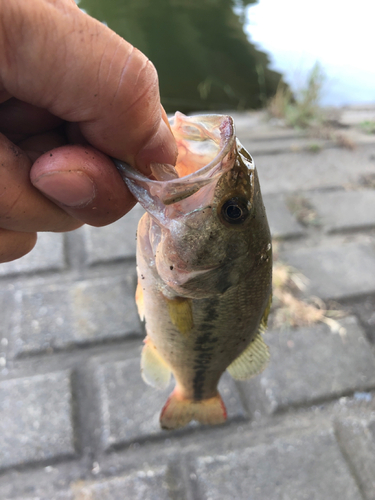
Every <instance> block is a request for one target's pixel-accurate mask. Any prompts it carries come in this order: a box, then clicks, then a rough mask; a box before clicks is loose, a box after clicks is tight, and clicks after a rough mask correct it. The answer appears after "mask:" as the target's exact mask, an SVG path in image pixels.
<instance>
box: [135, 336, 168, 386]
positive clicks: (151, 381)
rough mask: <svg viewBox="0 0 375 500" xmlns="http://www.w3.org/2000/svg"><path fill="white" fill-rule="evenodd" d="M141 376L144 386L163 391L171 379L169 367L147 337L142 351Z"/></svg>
mask: <svg viewBox="0 0 375 500" xmlns="http://www.w3.org/2000/svg"><path fill="white" fill-rule="evenodd" d="M141 374H142V378H143V380H144V381H145V382H146V384H148V385H151V386H152V387H155V388H156V389H165V388H166V387H168V385H169V381H170V379H171V370H170V368H169V366H168V365H167V363H166V362H165V361H164V360H163V358H162V357H161V356H160V355H159V353H158V351H157V350H156V347H155V346H154V344H153V343H152V342H151V340H150V339H149V337H146V339H145V345H144V346H143V349H142V354H141Z"/></svg>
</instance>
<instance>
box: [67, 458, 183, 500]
mask: <svg viewBox="0 0 375 500" xmlns="http://www.w3.org/2000/svg"><path fill="white" fill-rule="evenodd" d="M168 472H169V471H168V467H166V466H161V467H157V468H149V469H146V470H141V471H138V472H135V473H133V474H129V475H128V476H123V477H116V478H113V479H110V480H107V481H98V482H97V483H91V484H87V485H79V484H78V485H77V486H73V491H74V500H171V499H172V498H176V499H177V498H178V499H182V498H184V497H182V496H181V495H179V491H178V490H177V491H176V490H175V489H174V487H173V486H174V485H173V484H170V480H169V479H170V478H169V477H168V475H169V474H168ZM173 490H174V491H173Z"/></svg>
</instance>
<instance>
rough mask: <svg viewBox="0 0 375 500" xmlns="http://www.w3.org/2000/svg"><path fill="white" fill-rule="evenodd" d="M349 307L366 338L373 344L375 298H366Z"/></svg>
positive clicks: (374, 334)
mask: <svg viewBox="0 0 375 500" xmlns="http://www.w3.org/2000/svg"><path fill="white" fill-rule="evenodd" d="M351 305H352V308H353V311H354V312H355V314H357V315H358V317H359V319H360V321H361V324H362V325H363V327H364V329H365V330H366V333H367V336H368V338H369V339H370V340H371V342H373V343H374V344H375V297H366V298H365V299H363V300H357V301H355V303H354V304H351Z"/></svg>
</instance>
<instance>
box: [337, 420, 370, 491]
mask: <svg viewBox="0 0 375 500" xmlns="http://www.w3.org/2000/svg"><path fill="white" fill-rule="evenodd" d="M335 428H336V436H337V437H338V440H339V442H340V445H341V449H342V450H343V453H344V455H345V456H346V457H347V460H348V462H349V463H350V464H351V467H352V470H353V471H354V473H355V477H356V479H357V482H358V484H359V486H360V488H361V491H362V492H363V493H364V494H365V499H366V500H375V440H373V439H371V430H370V428H369V426H368V423H367V422H366V421H364V420H363V419H359V418H353V417H351V418H346V419H340V420H339V421H337V422H336V423H335Z"/></svg>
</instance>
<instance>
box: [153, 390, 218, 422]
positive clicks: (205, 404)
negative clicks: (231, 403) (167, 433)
mask: <svg viewBox="0 0 375 500" xmlns="http://www.w3.org/2000/svg"><path fill="white" fill-rule="evenodd" d="M226 419H227V410H226V408H225V405H224V403H223V400H222V399H221V396H220V394H219V393H217V395H216V396H214V397H213V398H209V399H202V400H201V401H193V400H191V399H185V398H183V397H182V396H181V395H180V394H179V392H178V391H177V390H176V389H175V390H174V391H173V392H172V394H171V395H170V396H169V398H168V400H167V402H166V403H165V405H164V408H163V409H162V411H161V414H160V425H161V427H162V429H178V428H180V427H184V426H185V425H187V424H188V423H189V422H190V421H191V420H197V421H198V422H200V423H201V424H210V425H216V424H222V423H224V422H225V421H226Z"/></svg>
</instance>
